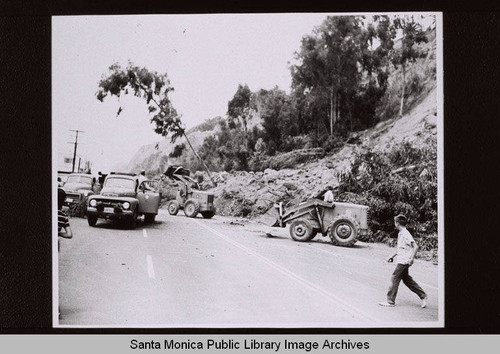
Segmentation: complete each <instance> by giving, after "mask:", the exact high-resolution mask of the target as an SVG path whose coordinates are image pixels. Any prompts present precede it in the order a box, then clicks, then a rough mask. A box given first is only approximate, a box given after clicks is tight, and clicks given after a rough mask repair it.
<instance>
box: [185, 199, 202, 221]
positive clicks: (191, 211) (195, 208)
mask: <svg viewBox="0 0 500 354" xmlns="http://www.w3.org/2000/svg"><path fill="white" fill-rule="evenodd" d="M199 211H200V204H199V203H198V202H197V201H196V200H194V199H188V200H187V201H186V203H185V204H184V214H185V215H186V216H187V217H188V218H195V217H196V215H198V212H199Z"/></svg>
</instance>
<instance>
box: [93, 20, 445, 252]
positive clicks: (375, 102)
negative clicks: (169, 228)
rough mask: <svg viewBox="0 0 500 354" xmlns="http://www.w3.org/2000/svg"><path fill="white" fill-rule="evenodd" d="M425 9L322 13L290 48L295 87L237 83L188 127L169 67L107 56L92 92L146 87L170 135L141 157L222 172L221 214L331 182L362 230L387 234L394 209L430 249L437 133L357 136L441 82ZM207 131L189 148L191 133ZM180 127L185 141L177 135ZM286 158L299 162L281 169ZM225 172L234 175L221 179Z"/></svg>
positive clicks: (254, 211)
mask: <svg viewBox="0 0 500 354" xmlns="http://www.w3.org/2000/svg"><path fill="white" fill-rule="evenodd" d="M431 17H432V16H427V19H431ZM420 20H421V18H420V17H418V18H417V17H414V16H408V15H404V16H403V15H391V16H370V17H365V16H333V17H327V18H326V19H325V20H324V21H323V23H321V24H319V25H318V26H317V27H316V28H315V29H314V30H313V31H312V33H310V34H307V35H305V36H304V37H303V38H302V41H301V44H300V47H299V48H298V50H297V51H296V53H295V54H294V57H293V58H290V59H291V63H290V65H289V68H290V75H291V81H292V87H291V90H290V92H286V91H284V90H283V89H281V88H279V87H277V86H276V87H274V88H271V89H259V90H256V91H252V90H251V89H250V87H249V86H248V85H247V84H245V83H235V86H236V85H237V87H236V92H235V93H234V95H233V97H232V98H231V99H230V100H229V101H228V105H227V112H226V115H225V116H224V117H214V118H211V119H208V120H206V121H205V122H204V123H202V124H201V125H199V126H197V127H195V128H192V129H190V130H188V131H186V129H185V128H184V125H183V123H182V120H181V118H182V117H181V115H179V114H178V113H177V112H176V111H175V109H174V108H173V107H172V104H171V101H170V100H169V96H168V95H169V93H170V92H171V91H172V90H173V86H172V85H171V84H170V81H169V80H168V77H167V74H166V73H165V74H158V73H156V72H151V71H149V70H147V69H146V68H139V67H137V66H135V65H133V64H132V63H129V65H128V66H127V67H126V68H122V67H121V66H119V65H118V64H113V65H112V66H111V67H110V73H109V74H107V75H105V76H103V78H102V80H101V81H100V83H99V91H98V92H97V98H98V99H99V100H101V101H102V100H103V99H104V98H105V97H106V96H107V95H113V96H117V97H119V96H120V94H127V93H129V91H130V93H133V94H134V95H136V96H138V97H141V98H144V99H145V100H146V103H147V105H148V108H149V112H150V121H151V122H154V123H155V124H156V129H155V132H157V133H158V134H160V135H162V136H164V137H170V139H171V143H172V149H170V151H168V152H161V151H157V152H155V153H154V154H151V155H150V157H149V158H145V159H144V162H143V164H142V168H146V166H150V165H152V164H151V163H150V162H151V161H150V160H151V159H154V160H155V161H157V160H159V159H162V161H163V160H165V161H166V162H168V163H172V164H180V165H183V166H184V167H186V168H189V169H190V170H192V171H204V172H203V173H202V172H197V174H196V175H197V178H199V181H200V182H203V183H202V185H203V186H204V188H212V187H214V186H216V184H217V183H220V185H219V186H218V187H217V188H215V190H214V191H215V193H216V196H217V199H216V203H218V205H217V208H218V212H220V213H221V214H222V215H233V216H256V215H260V214H264V213H266V212H267V211H269V208H270V207H271V206H272V204H273V203H274V202H279V201H284V202H287V203H288V202H290V201H293V202H300V201H302V200H305V199H307V198H308V197H310V196H311V194H312V193H315V192H320V191H321V188H325V187H326V186H327V185H334V186H335V185H338V195H337V200H340V201H350V202H355V203H360V204H365V205H368V206H369V207H370V211H371V215H370V232H369V234H368V235H367V236H366V237H365V239H364V241H369V242H389V243H390V242H393V241H392V240H393V238H391V236H394V226H393V217H394V216H395V215H396V214H398V213H403V214H405V215H407V216H408V217H409V218H410V220H412V223H411V224H410V229H411V230H412V231H413V233H414V235H415V236H416V238H417V239H418V241H419V244H420V246H421V247H422V248H423V249H424V250H427V251H429V252H435V250H436V247H437V237H436V234H437V167H436V163H437V156H436V138H435V136H432V135H430V136H429V135H426V134H424V135H423V136H422V138H421V141H420V142H419V143H415V142H414V141H405V142H403V143H401V142H399V143H395V144H390V145H387V146H384V147H383V148H380V149H374V148H373V146H372V145H366V144H364V143H363V141H361V140H362V138H363V136H364V137H365V138H366V136H367V135H369V134H366V132H370V131H372V130H373V131H377V132H378V134H383V129H380V128H379V127H380V125H383V124H384V123H385V122H390V121H394V120H396V119H398V118H401V117H403V116H405V115H407V114H409V113H410V112H411V111H412V110H413V109H414V108H415V107H417V106H418V105H419V104H420V103H421V102H422V101H423V100H424V99H425V98H426V97H427V96H428V95H429V94H430V93H431V92H432V91H433V90H434V89H435V87H436V43H435V22H433V23H430V22H429V21H427V22H426V27H425V28H424V27H423V25H422V24H421V23H422V22H421V21H420ZM431 22H432V21H431ZM429 23H430V24H429ZM120 112H121V107H120V108H119V110H118V114H119V113H120ZM433 129H435V126H434V127H433ZM207 132H211V133H209V134H207V135H206V136H203V141H201V140H200V143H199V144H197V145H196V146H197V147H196V149H195V148H194V147H193V144H191V141H190V140H189V138H188V136H190V134H193V135H195V133H198V134H199V133H207ZM371 138H375V137H373V136H372V137H371ZM177 139H180V140H182V141H179V142H178V143H177V145H174V144H176V141H177ZM351 146H355V147H356V149H353V151H355V152H354V155H349V164H348V166H347V167H346V168H337V166H331V167H325V166H327V165H328V163H326V164H325V166H323V165H321V166H319V164H323V162H321V163H320V161H326V160H328V158H329V157H332V159H334V157H335V156H337V154H341V153H342V151H343V150H344V149H345V148H346V147H351ZM369 146H370V147H369ZM188 147H189V148H188ZM157 148H158V145H157ZM337 162H339V161H337ZM314 163H316V164H318V166H317V168H312V169H311V171H313V170H315V171H316V172H314V171H313V173H311V176H309V172H304V173H302V172H301V170H304V169H305V168H306V166H309V165H311V164H314ZM344 167H345V166H344ZM157 169H158V168H157ZM284 169H289V170H293V171H295V172H291V173H290V174H286V173H285V174H281V173H280V174H278V171H280V172H281V170H284ZM231 176H232V177H234V179H235V180H237V181H238V182H237V183H236V182H234V183H233V184H232V185H230V184H227V185H226V184H225V183H226V182H227V183H229V182H228V181H229V180H230V178H231ZM276 176H279V177H276ZM282 176H283V177H282ZM275 177H276V178H275ZM272 178H274V179H273V180H271V179H272ZM282 179H283V181H282ZM284 180H286V181H287V183H284ZM292 180H293V181H292ZM208 181H210V185H209V184H208ZM288 181H292V182H293V183H288ZM162 188H164V195H165V196H167V195H168V196H170V197H173V196H174V193H175V189H171V188H170V187H168V186H167V185H166V184H164V186H163V187H162ZM250 194H252V195H250Z"/></svg>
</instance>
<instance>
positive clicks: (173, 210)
mask: <svg viewBox="0 0 500 354" xmlns="http://www.w3.org/2000/svg"><path fill="white" fill-rule="evenodd" d="M179 209H180V206H179V203H177V201H176V200H172V201H171V202H170V203H168V213H169V214H170V215H177V213H178V212H179Z"/></svg>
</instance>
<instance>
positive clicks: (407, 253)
mask: <svg viewBox="0 0 500 354" xmlns="http://www.w3.org/2000/svg"><path fill="white" fill-rule="evenodd" d="M407 224H408V220H407V219H406V217H405V216H404V215H398V216H396V217H395V218H394V226H395V227H396V229H398V230H399V234H398V244H397V252H396V253H395V254H394V255H393V256H392V257H391V258H389V259H388V260H387V262H389V263H392V262H393V261H394V257H396V256H397V257H398V264H397V265H396V269H395V270H394V272H393V273H392V276H391V285H390V287H389V291H388V292H387V301H383V302H381V303H379V305H380V306H388V307H394V306H395V305H396V295H397V293H398V287H399V283H400V282H401V280H402V281H403V283H404V284H405V285H406V286H407V287H408V289H410V290H411V291H413V292H414V293H415V294H417V295H418V297H419V298H420V300H422V304H421V307H422V308H424V307H426V306H427V294H426V293H425V291H424V290H422V288H421V287H420V285H418V284H417V282H416V281H415V280H413V278H412V277H411V276H410V274H409V272H408V270H409V268H410V267H411V265H412V264H413V261H414V259H415V255H416V254H417V250H418V245H417V244H416V243H415V240H414V239H413V237H412V235H411V234H410V232H409V231H408V230H407V229H406V225H407Z"/></svg>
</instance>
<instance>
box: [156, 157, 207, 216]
mask: <svg viewBox="0 0 500 354" xmlns="http://www.w3.org/2000/svg"><path fill="white" fill-rule="evenodd" d="M190 174H191V172H190V171H189V170H188V169H186V168H183V167H182V166H169V167H168V168H167V170H166V171H165V172H164V175H165V176H166V177H167V178H169V179H170V180H171V181H173V182H174V183H176V184H178V185H179V190H178V191H177V193H176V197H175V199H173V200H171V201H169V202H168V206H167V209H168V213H169V214H170V215H177V213H178V212H179V210H180V209H183V210H184V215H186V216H187V217H190V218H195V217H196V216H197V215H198V213H200V214H201V215H202V216H203V217H204V218H205V219H210V218H212V217H213V216H214V215H215V206H214V195H213V193H209V192H205V191H202V190H200V187H199V185H198V183H197V182H196V181H195V180H194V179H193V178H192V177H191V176H190Z"/></svg>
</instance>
